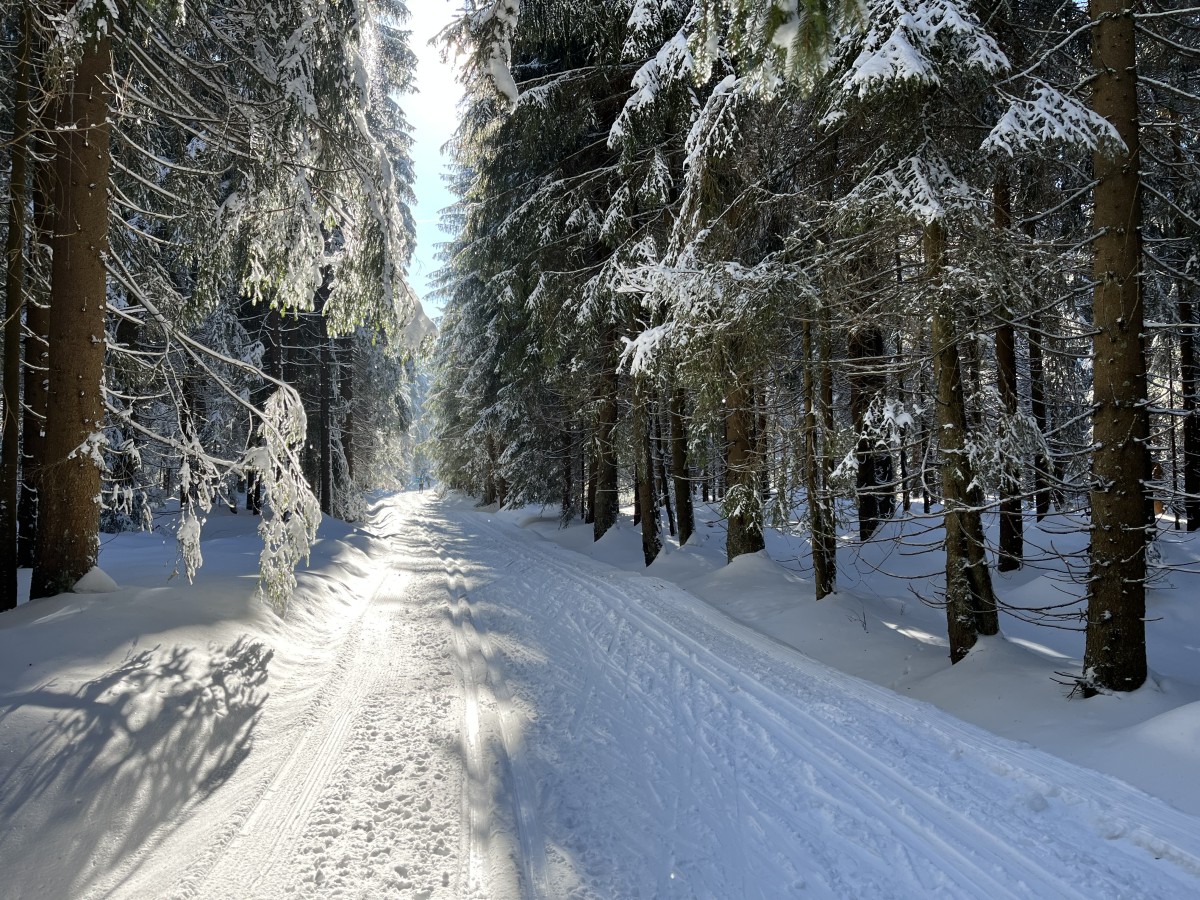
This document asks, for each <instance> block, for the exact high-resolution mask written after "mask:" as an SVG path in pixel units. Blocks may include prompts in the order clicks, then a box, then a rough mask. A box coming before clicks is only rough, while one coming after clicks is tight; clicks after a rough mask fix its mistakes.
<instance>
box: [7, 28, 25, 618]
mask: <svg viewBox="0 0 1200 900" xmlns="http://www.w3.org/2000/svg"><path fill="white" fill-rule="evenodd" d="M32 16H33V13H32V12H31V11H30V9H29V7H28V6H26V7H25V9H24V11H23V12H22V14H21V37H20V42H19V44H18V47H17V60H16V69H15V70H14V72H13V83H14V87H13V142H12V150H11V151H10V153H11V157H12V165H11V167H10V169H9V181H8V242H7V246H6V248H5V249H6V254H7V262H8V266H7V270H8V271H7V277H6V278H5V284H4V300H5V302H4V376H3V403H4V409H3V413H4V424H3V428H2V436H0V610H5V609H13V608H14V607H15V606H16V605H17V486H18V477H17V476H18V472H17V469H18V465H19V464H20V461H21V458H20V436H21V431H20V424H21V307H22V306H24V304H25V193H26V192H25V177H26V175H27V170H28V162H29V137H28V135H29V126H30V123H31V116H30V114H29V78H30V68H31V67H30V61H29V57H30V52H31V46H30V44H31V40H32V37H31V33H32V22H31V21H30V20H31V17H32Z"/></svg>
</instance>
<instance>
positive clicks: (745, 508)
mask: <svg viewBox="0 0 1200 900" xmlns="http://www.w3.org/2000/svg"><path fill="white" fill-rule="evenodd" d="M753 431H754V410H753V409H752V408H751V406H750V391H748V390H747V389H746V388H745V387H744V386H742V385H737V386H736V387H734V388H733V390H731V391H730V392H729V394H728V396H727V398H726V401H725V435H726V443H725V460H726V469H725V478H726V495H725V507H726V515H727V519H728V530H727V532H726V535H725V555H726V558H727V559H728V560H729V561H730V562H732V561H733V559H734V557H736V556H741V555H742V554H743V553H757V552H758V551H759V550H762V549H763V547H764V546H766V545H765V544H764V542H763V530H762V512H761V510H762V502H761V500H760V499H759V497H758V492H757V491H756V490H755V488H756V483H755V482H756V480H757V478H756V474H757V473H756V471H755V469H756V466H755V460H754V449H753V448H754V444H753V439H754V435H753Z"/></svg>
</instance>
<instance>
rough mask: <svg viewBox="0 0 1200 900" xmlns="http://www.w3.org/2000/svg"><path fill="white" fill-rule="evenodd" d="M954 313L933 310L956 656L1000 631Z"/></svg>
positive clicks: (931, 252)
mask: <svg viewBox="0 0 1200 900" xmlns="http://www.w3.org/2000/svg"><path fill="white" fill-rule="evenodd" d="M945 253H946V238H945V232H944V230H943V228H942V224H941V222H933V223H932V224H930V225H928V226H926V228H925V259H926V265H927V266H928V268H929V275H930V277H931V278H932V279H937V278H939V277H940V275H941V272H942V269H943V267H944V258H945ZM957 338H958V336H957V334H956V333H955V328H954V312H953V307H952V305H951V303H950V302H949V301H946V300H943V301H941V302H939V304H938V305H937V307H936V308H935V309H934V312H933V323H932V341H933V371H934V381H935V384H936V388H937V426H938V445H939V447H940V448H941V455H942V493H943V504H944V506H943V512H942V515H943V520H944V522H945V526H946V624H947V632H948V634H949V638H950V661H951V662H959V661H960V660H961V659H962V658H963V657H965V656H966V655H967V651H969V650H970V649H971V648H972V647H973V646H974V645H975V641H976V637H977V635H979V634H995V633H996V632H998V631H999V630H1000V620H999V613H998V610H997V608H996V597H995V595H994V594H993V593H992V579H991V575H990V574H989V572H988V567H987V558H986V556H985V553H984V546H983V524H982V522H981V520H980V516H979V507H980V505H981V504H982V501H983V497H982V495H981V493H980V491H979V489H978V488H973V487H972V485H973V484H974V482H975V477H974V472H973V470H972V467H971V462H970V459H969V457H968V456H967V454H966V450H965V448H966V435H967V411H966V403H965V401H964V398H963V390H962V374H961V368H960V363H959V356H958V343H957Z"/></svg>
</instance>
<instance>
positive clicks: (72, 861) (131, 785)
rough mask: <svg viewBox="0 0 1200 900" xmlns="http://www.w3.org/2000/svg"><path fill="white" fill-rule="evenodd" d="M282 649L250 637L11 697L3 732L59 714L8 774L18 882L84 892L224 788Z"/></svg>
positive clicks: (141, 659) (1, 720)
mask: <svg viewBox="0 0 1200 900" xmlns="http://www.w3.org/2000/svg"><path fill="white" fill-rule="evenodd" d="M272 653H273V651H272V650H270V649H269V648H267V647H266V646H264V645H263V644H261V643H259V642H257V641H252V640H249V639H248V638H246V637H242V638H240V639H239V640H238V641H237V642H235V643H234V644H232V645H231V646H229V647H226V648H220V647H210V648H209V649H208V650H207V651H204V650H196V649H193V648H188V647H179V646H176V647H171V648H166V647H163V646H161V645H160V646H157V647H154V648H153V649H149V650H143V651H141V652H140V653H137V654H134V655H131V656H129V657H128V658H127V659H126V660H125V661H124V662H123V663H122V664H121V665H119V666H117V667H116V668H114V669H112V670H110V671H108V672H106V673H105V674H104V675H102V676H100V677H99V678H96V679H94V680H92V681H88V682H86V683H85V684H83V685H82V686H80V687H79V688H78V690H75V691H63V690H57V689H56V687H55V684H54V683H53V682H50V683H47V684H43V685H39V686H38V687H36V688H34V689H32V690H29V691H25V692H22V693H19V694H10V695H8V696H4V697H0V725H4V724H6V722H5V720H9V719H10V718H15V716H14V713H16V712H17V711H18V710H21V711H22V712H23V713H25V714H28V712H29V708H30V707H40V708H42V709H47V710H53V711H54V712H53V713H52V715H51V717H50V719H49V721H47V722H45V724H44V725H42V727H41V728H40V730H38V731H37V732H36V733H34V734H33V735H32V736H31V737H30V738H29V739H28V741H27V742H25V741H22V742H20V746H19V747H18V748H17V752H18V753H19V757H18V758H17V759H16V760H15V761H12V762H11V763H6V764H4V765H3V768H0V821H2V822H4V823H6V824H7V825H8V827H6V828H4V829H0V870H3V871H5V872H6V873H7V874H6V879H12V881H10V883H14V882H15V884H17V885H22V884H24V885H26V886H31V885H33V884H35V883H40V884H41V886H42V887H44V888H49V887H51V885H50V884H48V883H47V882H56V883H59V884H61V886H62V887H64V888H68V889H69V893H70V895H72V896H74V895H76V894H78V893H80V892H82V891H84V890H86V888H87V887H88V885H89V883H90V882H91V881H92V880H93V879H94V878H97V877H100V876H103V875H104V874H107V873H108V872H109V871H111V869H112V867H113V866H114V865H116V864H117V863H118V862H119V861H122V860H124V859H125V858H126V857H128V856H129V855H130V854H132V853H134V852H136V851H137V850H138V849H139V848H141V847H142V845H143V844H144V843H145V842H146V840H147V839H148V838H149V837H150V835H151V833H152V832H153V830H154V829H155V828H156V827H157V826H159V825H161V824H163V823H165V822H168V821H171V820H173V819H174V818H175V817H176V816H177V815H178V813H179V812H180V811H181V810H182V809H183V808H184V807H186V806H187V805H188V804H189V803H190V802H192V801H193V799H194V798H195V799H202V798H203V797H205V796H207V795H208V794H209V793H211V792H212V791H213V790H215V789H216V788H217V787H219V786H220V785H221V784H222V783H224V782H225V781H226V780H227V779H228V778H229V777H230V776H231V775H232V774H233V772H234V771H236V769H237V767H238V766H239V765H240V764H241V763H242V761H243V760H245V758H246V757H247V755H248V754H249V753H250V749H251V745H252V735H253V732H254V728H255V725H256V724H257V722H258V719H259V716H260V714H261V711H262V707H263V704H264V702H265V701H266V698H267V692H266V690H265V686H266V682H267V667H268V665H269V663H270V661H271V657H272ZM7 724H10V725H11V724H12V723H11V722H10V723H7ZM9 730H10V733H11V731H12V730H15V729H11V728H10V729H9ZM14 870H23V871H24V872H25V876H26V877H22V876H21V875H20V874H18V872H16V871H14ZM47 870H51V871H53V874H48V872H47ZM14 876H15V877H14ZM35 893H36V891H35Z"/></svg>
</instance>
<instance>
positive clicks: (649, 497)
mask: <svg viewBox="0 0 1200 900" xmlns="http://www.w3.org/2000/svg"><path fill="white" fill-rule="evenodd" d="M633 446H634V453H635V454H636V455H637V463H636V466H635V470H636V476H635V477H636V481H637V498H636V506H637V512H638V516H637V518H638V521H639V523H640V524H641V526H642V557H643V559H645V561H646V565H650V563H652V562H654V560H655V559H657V558H658V554H659V551H661V550H662V537H661V535H660V534H659V531H658V504H657V502H656V498H657V492H656V490H655V486H654V447H653V441H652V438H651V434H650V401H649V398H647V397H646V389H645V386H644V385H642V384H641V383H635V385H634V389H633Z"/></svg>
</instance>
